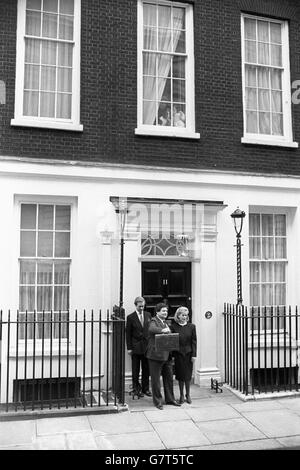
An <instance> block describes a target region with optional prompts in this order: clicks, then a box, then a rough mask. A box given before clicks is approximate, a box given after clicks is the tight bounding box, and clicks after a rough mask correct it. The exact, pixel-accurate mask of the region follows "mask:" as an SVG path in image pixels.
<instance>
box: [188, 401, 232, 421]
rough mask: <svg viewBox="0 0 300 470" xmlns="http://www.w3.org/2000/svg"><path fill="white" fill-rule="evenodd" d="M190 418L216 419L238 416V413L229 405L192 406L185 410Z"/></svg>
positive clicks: (196, 419) (199, 419)
mask: <svg viewBox="0 0 300 470" xmlns="http://www.w3.org/2000/svg"><path fill="white" fill-rule="evenodd" d="M186 413H187V414H188V415H189V416H190V418H191V419H192V420H193V421H195V422H198V421H216V420H219V419H221V420H223V419H230V418H239V417H240V414H239V413H238V412H237V411H236V410H234V409H233V408H232V407H231V406H230V405H227V404H224V405H216V406H208V407H207V408H205V407H204V408H194V409H192V410H186Z"/></svg>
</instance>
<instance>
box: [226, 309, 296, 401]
mask: <svg viewBox="0 0 300 470" xmlns="http://www.w3.org/2000/svg"><path fill="white" fill-rule="evenodd" d="M298 331H299V315H298V308H297V307H295V309H294V311H292V308H291V307H288V308H286V307H280V306H276V307H252V308H249V309H248V308H247V307H245V306H243V305H232V304H225V305H224V375H225V380H224V381H225V383H227V384H229V385H230V386H231V387H232V388H235V389H237V390H239V391H240V392H241V393H243V394H245V395H248V394H252V395H254V394H257V393H258V394H260V393H273V392H280V391H292V390H296V391H298V390H299V386H300V385H299V360H298V339H299V336H298Z"/></svg>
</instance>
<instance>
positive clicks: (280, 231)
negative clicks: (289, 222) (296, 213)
mask: <svg viewBox="0 0 300 470" xmlns="http://www.w3.org/2000/svg"><path fill="white" fill-rule="evenodd" d="M274 222H275V235H277V236H278V235H279V236H280V235H281V236H285V235H286V216H285V215H282V214H276V215H275V216H274Z"/></svg>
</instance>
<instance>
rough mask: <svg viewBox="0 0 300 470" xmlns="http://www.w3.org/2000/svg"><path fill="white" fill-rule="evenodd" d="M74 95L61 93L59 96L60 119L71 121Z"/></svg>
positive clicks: (58, 111) (58, 113)
mask: <svg viewBox="0 0 300 470" xmlns="http://www.w3.org/2000/svg"><path fill="white" fill-rule="evenodd" d="M71 111H72V95H67V94H65V93H59V94H58V95H57V117H58V118H60V119H71Z"/></svg>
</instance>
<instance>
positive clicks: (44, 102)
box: [40, 92, 55, 117]
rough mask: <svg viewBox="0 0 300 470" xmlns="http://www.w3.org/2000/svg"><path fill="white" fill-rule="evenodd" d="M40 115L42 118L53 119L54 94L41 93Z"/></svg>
mask: <svg viewBox="0 0 300 470" xmlns="http://www.w3.org/2000/svg"><path fill="white" fill-rule="evenodd" d="M40 115H41V116H42V117H55V93H47V92H41V94H40Z"/></svg>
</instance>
